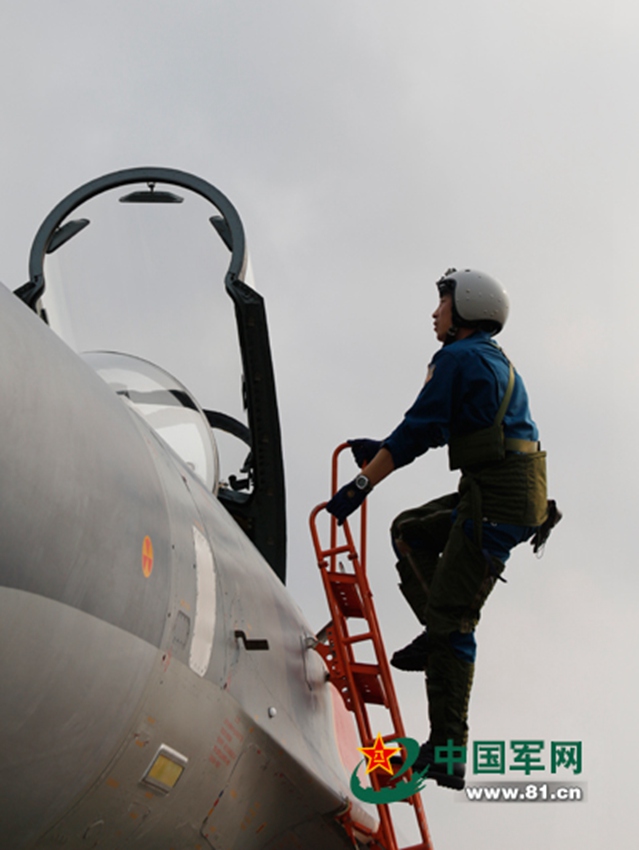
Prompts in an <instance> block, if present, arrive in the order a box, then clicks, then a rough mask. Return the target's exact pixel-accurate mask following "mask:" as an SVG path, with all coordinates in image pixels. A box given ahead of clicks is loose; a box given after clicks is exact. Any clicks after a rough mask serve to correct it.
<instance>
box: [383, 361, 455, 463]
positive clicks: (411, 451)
mask: <svg viewBox="0 0 639 850" xmlns="http://www.w3.org/2000/svg"><path fill="white" fill-rule="evenodd" d="M457 379H458V368H457V363H456V359H455V358H454V357H452V356H450V355H447V354H446V352H445V350H444V349H442V350H441V351H438V352H437V354H436V355H435V357H434V358H433V360H432V362H431V364H430V366H429V367H428V376H427V378H426V383H425V384H424V386H423V387H422V389H421V391H420V393H419V395H418V396H417V398H416V400H415V402H414V404H413V406H412V407H411V408H410V409H409V410H408V411H407V412H406V414H405V415H404V419H403V420H402V422H400V424H399V425H398V426H397V428H395V430H394V431H393V433H392V434H391V435H390V436H389V437H387V438H386V439H385V440H384V442H383V443H382V446H383V448H385V449H387V450H388V451H389V452H390V453H391V456H392V458H393V464H394V466H395V468H396V469H397V468H398V467H400V466H406V465H407V464H409V463H411V462H412V461H413V460H415V458H416V457H419V456H420V455H422V454H424V452H426V451H428V449H431V448H437V447H438V446H444V445H446V443H447V442H448V440H449V437H450V422H451V418H452V415H453V402H454V396H455V389H456V383H457Z"/></svg>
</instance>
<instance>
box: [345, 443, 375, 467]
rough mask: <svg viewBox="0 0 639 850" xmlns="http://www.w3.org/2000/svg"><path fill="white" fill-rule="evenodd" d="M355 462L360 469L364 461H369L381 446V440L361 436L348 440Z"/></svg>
mask: <svg viewBox="0 0 639 850" xmlns="http://www.w3.org/2000/svg"><path fill="white" fill-rule="evenodd" d="M347 442H348V445H349V446H350V447H351V451H352V452H353V457H354V458H355V463H356V464H357V465H358V466H359V468H360V469H361V468H362V467H363V466H364V464H365V463H370V462H371V461H372V459H373V458H374V457H375V455H376V454H377V452H378V451H379V450H380V449H381V447H382V442H381V440H369V439H367V438H366V437H363V438H361V439H359V440H348V441H347Z"/></svg>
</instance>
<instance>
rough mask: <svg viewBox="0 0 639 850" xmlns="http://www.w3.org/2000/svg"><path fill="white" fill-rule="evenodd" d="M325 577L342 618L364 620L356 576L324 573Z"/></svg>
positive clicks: (362, 603) (362, 604)
mask: <svg viewBox="0 0 639 850" xmlns="http://www.w3.org/2000/svg"><path fill="white" fill-rule="evenodd" d="M326 576H327V578H328V580H329V582H330V584H331V589H332V591H333V596H334V597H335V601H336V602H337V604H338V606H339V609H340V611H341V612H342V614H343V615H344V617H359V618H360V619H364V618H365V614H364V602H363V600H362V596H361V592H360V589H359V585H358V584H357V578H356V576H354V575H351V574H349V573H346V574H344V573H326Z"/></svg>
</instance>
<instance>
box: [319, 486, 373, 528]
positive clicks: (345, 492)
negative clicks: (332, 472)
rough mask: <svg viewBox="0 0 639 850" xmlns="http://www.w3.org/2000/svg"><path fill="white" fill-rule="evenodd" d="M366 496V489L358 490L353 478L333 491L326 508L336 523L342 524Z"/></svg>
mask: <svg viewBox="0 0 639 850" xmlns="http://www.w3.org/2000/svg"><path fill="white" fill-rule="evenodd" d="M366 496H368V491H367V490H358V488H357V487H356V486H355V479H353V480H352V481H351V482H350V483H348V484H344V486H343V487H342V488H341V489H340V490H338V491H337V493H335V495H334V496H333V498H332V499H331V500H330V502H328V504H327V505H326V510H327V511H328V512H329V514H333V516H334V517H336V518H337V524H338V525H343V524H344V520H345V519H346V517H349V516H350V515H351V514H352V513H353V511H356V510H357V509H358V508H359V507H360V505H361V504H362V503H363V501H364V499H365V498H366Z"/></svg>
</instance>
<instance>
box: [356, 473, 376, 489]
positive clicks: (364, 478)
mask: <svg viewBox="0 0 639 850" xmlns="http://www.w3.org/2000/svg"><path fill="white" fill-rule="evenodd" d="M355 487H356V488H357V489H358V490H360V491H361V492H362V493H370V491H371V490H372V489H373V485H372V484H371V482H370V480H369V478H368V475H364V473H361V474H360V475H358V476H357V478H356V479H355Z"/></svg>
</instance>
